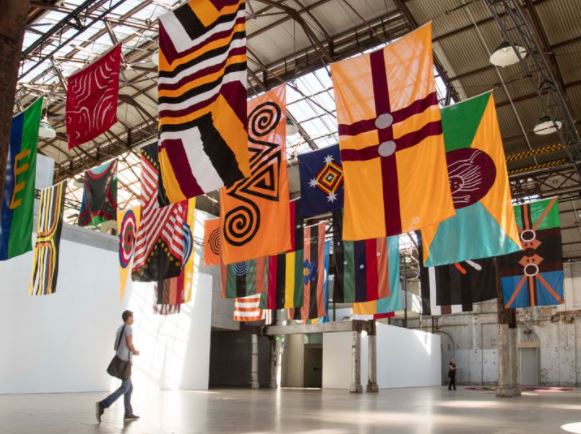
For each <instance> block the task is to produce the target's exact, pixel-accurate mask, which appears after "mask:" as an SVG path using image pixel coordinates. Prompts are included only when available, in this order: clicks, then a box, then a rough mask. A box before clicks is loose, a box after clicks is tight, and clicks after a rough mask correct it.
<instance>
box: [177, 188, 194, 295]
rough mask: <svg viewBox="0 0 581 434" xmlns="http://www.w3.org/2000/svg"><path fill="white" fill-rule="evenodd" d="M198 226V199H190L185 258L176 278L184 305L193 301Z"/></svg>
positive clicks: (185, 229) (187, 215) (185, 237)
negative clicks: (195, 234) (196, 225)
mask: <svg viewBox="0 0 581 434" xmlns="http://www.w3.org/2000/svg"><path fill="white" fill-rule="evenodd" d="M195 224H196V198H191V199H188V201H187V210H186V222H185V224H184V256H183V259H182V263H183V266H182V270H181V272H180V275H179V276H178V277H177V278H176V279H177V284H178V286H180V287H181V288H182V289H181V293H182V297H181V300H182V303H189V302H190V301H192V286H193V284H194V225H195Z"/></svg>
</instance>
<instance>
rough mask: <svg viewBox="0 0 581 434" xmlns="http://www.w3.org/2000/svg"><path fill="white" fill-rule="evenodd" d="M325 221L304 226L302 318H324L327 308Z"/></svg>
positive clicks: (327, 246)
mask: <svg viewBox="0 0 581 434" xmlns="http://www.w3.org/2000/svg"><path fill="white" fill-rule="evenodd" d="M325 229H326V225H325V223H319V224H317V225H314V226H306V227H305V230H304V241H303V242H304V248H303V305H302V308H301V318H302V319H303V320H307V319H314V318H324V317H326V316H327V310H328V300H329V297H328V293H329V281H328V277H329V276H328V274H329V247H330V246H329V243H327V242H325Z"/></svg>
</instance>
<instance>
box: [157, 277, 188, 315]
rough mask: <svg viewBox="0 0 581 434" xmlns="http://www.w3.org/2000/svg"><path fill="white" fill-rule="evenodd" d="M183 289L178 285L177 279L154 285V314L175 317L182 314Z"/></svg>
mask: <svg viewBox="0 0 581 434" xmlns="http://www.w3.org/2000/svg"><path fill="white" fill-rule="evenodd" d="M182 289H183V288H181V287H179V285H178V284H177V278H175V277H174V278H172V279H166V280H162V281H159V282H154V283H153V296H154V303H153V313H154V314H156V315H173V314H177V313H180V311H181V306H182V303H183V300H181V297H182V296H183V292H181V290H182Z"/></svg>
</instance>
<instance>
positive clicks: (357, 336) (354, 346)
mask: <svg viewBox="0 0 581 434" xmlns="http://www.w3.org/2000/svg"><path fill="white" fill-rule="evenodd" d="M351 369H352V371H351V386H350V387H349V392H351V393H363V386H362V385H361V330H357V331H354V332H353V340H352V341H351Z"/></svg>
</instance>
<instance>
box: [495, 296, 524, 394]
mask: <svg viewBox="0 0 581 434" xmlns="http://www.w3.org/2000/svg"><path fill="white" fill-rule="evenodd" d="M497 348H498V386H497V388H496V396H498V397H502V398H512V397H515V396H520V394H521V393H520V384H519V380H518V368H519V364H518V349H517V328H516V313H515V311H514V309H510V310H508V309H504V307H503V306H502V305H500V304H499V312H498V339H497Z"/></svg>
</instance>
